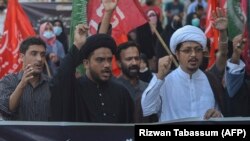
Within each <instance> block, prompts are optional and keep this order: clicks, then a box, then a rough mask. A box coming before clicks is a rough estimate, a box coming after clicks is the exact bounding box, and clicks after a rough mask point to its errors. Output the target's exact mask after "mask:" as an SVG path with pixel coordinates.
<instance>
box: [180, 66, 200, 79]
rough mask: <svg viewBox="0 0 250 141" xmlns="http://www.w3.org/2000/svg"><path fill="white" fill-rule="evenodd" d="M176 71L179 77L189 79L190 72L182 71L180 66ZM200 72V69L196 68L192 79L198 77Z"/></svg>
mask: <svg viewBox="0 0 250 141" xmlns="http://www.w3.org/2000/svg"><path fill="white" fill-rule="evenodd" d="M177 72H178V74H179V75H180V76H181V77H183V78H185V79H190V74H188V73H186V72H184V71H183V70H182V69H181V67H180V66H179V67H178V68H177ZM201 73H202V71H201V70H200V69H198V70H197V71H196V72H195V73H193V74H192V79H198V78H199V77H200V76H201Z"/></svg>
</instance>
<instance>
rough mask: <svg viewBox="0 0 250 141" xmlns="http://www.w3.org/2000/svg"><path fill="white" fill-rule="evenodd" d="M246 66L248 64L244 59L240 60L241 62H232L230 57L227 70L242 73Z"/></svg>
mask: <svg viewBox="0 0 250 141" xmlns="http://www.w3.org/2000/svg"><path fill="white" fill-rule="evenodd" d="M245 66H246V65H245V63H244V62H243V61H242V60H240V64H234V63H231V62H230V59H229V60H227V71H228V73H231V74H241V73H242V71H243V70H244V68H245Z"/></svg>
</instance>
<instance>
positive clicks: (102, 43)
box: [82, 34, 116, 59]
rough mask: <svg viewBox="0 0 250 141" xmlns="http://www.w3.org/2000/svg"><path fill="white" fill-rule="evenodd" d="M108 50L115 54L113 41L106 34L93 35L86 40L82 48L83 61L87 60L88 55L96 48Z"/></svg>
mask: <svg viewBox="0 0 250 141" xmlns="http://www.w3.org/2000/svg"><path fill="white" fill-rule="evenodd" d="M101 47H104V48H109V49H110V50H111V52H112V54H114V53H115V52H116V43H115V40H114V39H113V38H112V37H111V36H110V35H108V34H95V35H92V36H90V37H88V38H87V41H86V43H85V44H84V46H83V50H82V53H83V54H82V55H83V59H87V58H88V57H89V55H90V54H91V53H92V52H93V51H94V50H96V49H98V48H101Z"/></svg>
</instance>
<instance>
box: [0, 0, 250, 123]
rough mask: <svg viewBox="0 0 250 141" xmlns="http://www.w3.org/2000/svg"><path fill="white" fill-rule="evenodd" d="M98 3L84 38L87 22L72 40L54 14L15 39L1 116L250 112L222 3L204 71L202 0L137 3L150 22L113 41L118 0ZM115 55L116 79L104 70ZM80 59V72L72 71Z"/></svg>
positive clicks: (167, 117)
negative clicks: (93, 26) (16, 60)
mask: <svg viewBox="0 0 250 141" xmlns="http://www.w3.org/2000/svg"><path fill="white" fill-rule="evenodd" d="M102 2H103V6H104V12H105V15H104V18H103V19H102V22H101V23H100V24H99V30H98V33H97V34H95V35H92V36H88V29H89V28H88V26H87V25H84V24H79V25H77V26H76V29H75V32H74V44H73V46H72V47H69V45H68V36H67V33H65V29H64V26H63V22H62V21H61V20H55V21H46V22H44V23H41V26H40V30H39V33H37V34H38V35H39V36H37V37H30V38H27V39H25V40H24V41H23V42H22V43H21V45H20V56H21V57H20V58H21V61H22V64H23V69H22V70H21V71H20V72H18V73H13V74H9V75H7V76H5V77H3V78H2V79H1V80H0V117H1V118H2V119H3V120H22V121H80V122H97V123H138V122H144V123H145V122H163V121H171V120H176V119H183V118H192V117H199V118H202V119H205V120H206V119H209V118H223V117H227V116H249V115H250V96H249V92H250V83H249V82H250V79H249V76H248V75H247V73H246V71H245V64H244V60H242V59H241V56H240V55H241V53H242V51H243V47H244V45H245V43H246V39H245V37H244V36H243V35H238V36H236V37H235V38H234V39H233V41H229V40H228V35H227V28H228V20H227V18H226V15H225V13H224V12H223V9H221V8H217V9H216V11H214V12H215V13H216V15H217V16H215V17H214V23H213V26H214V27H215V28H216V29H217V30H218V31H219V32H220V37H219V45H218V50H217V58H216V62H215V64H214V65H213V66H212V67H211V68H207V62H208V57H207V56H206V51H209V47H208V46H209V39H207V37H206V36H205V33H204V30H205V20H206V9H207V2H206V1H205V0H192V1H191V0H190V1H185V3H183V2H182V1H180V0H172V1H169V2H167V3H159V0H145V1H144V2H142V3H141V4H142V7H143V10H144V14H145V17H147V18H148V21H149V22H148V23H147V24H145V25H142V26H140V27H138V28H136V29H134V30H133V31H131V32H130V33H129V34H128V35H127V36H128V39H129V41H128V42H125V43H122V44H119V45H116V43H115V40H114V39H113V38H112V37H111V35H110V32H112V30H111V29H110V22H111V21H110V20H111V16H112V13H113V11H114V9H115V8H116V6H117V2H118V0H114V1H113V0H103V1H102ZM161 4H163V6H162V5H161ZM162 7H164V8H162ZM0 14H1V9H0ZM155 29H156V30H155ZM157 32H159V34H160V35H161V37H162V39H163V41H164V42H165V43H166V45H167V47H168V48H169V49H170V50H171V53H172V54H168V53H167V51H166V50H165V49H164V48H163V44H162V43H161V42H160V41H159V38H158V37H157ZM230 42H232V44H231V43H230ZM229 48H232V53H231V54H229ZM113 55H114V56H115V58H116V60H117V65H118V67H119V68H120V69H121V74H120V75H119V76H118V77H116V76H114V75H113V74H112V56H113ZM175 60H177V61H178V63H179V65H178V66H176V65H174V63H173V62H174V61H175ZM79 64H83V66H84V68H85V74H83V75H82V76H79V75H77V77H76V67H77V66H78V65H79ZM46 68H47V69H46Z"/></svg>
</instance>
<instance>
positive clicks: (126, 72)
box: [121, 64, 140, 78]
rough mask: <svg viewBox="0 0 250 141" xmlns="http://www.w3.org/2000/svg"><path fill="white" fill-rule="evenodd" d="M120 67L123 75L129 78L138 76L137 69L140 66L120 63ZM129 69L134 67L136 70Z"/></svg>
mask: <svg viewBox="0 0 250 141" xmlns="http://www.w3.org/2000/svg"><path fill="white" fill-rule="evenodd" d="M121 69H122V73H123V74H124V75H125V76H127V77H129V78H136V77H138V75H139V70H140V68H139V66H137V65H134V66H131V67H128V68H127V67H125V66H124V65H123V64H121ZM131 69H136V70H137V72H131V71H130V70H131Z"/></svg>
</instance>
